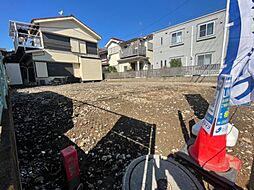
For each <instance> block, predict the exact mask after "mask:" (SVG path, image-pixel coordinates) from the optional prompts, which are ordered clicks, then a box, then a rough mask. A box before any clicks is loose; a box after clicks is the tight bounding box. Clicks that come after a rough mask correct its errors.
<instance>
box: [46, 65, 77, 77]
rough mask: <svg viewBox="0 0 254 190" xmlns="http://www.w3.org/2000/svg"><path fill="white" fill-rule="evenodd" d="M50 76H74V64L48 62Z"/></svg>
mask: <svg viewBox="0 0 254 190" xmlns="http://www.w3.org/2000/svg"><path fill="white" fill-rule="evenodd" d="M47 68H48V76H50V77H51V76H73V75H74V71H73V64H71V63H58V62H48V63H47Z"/></svg>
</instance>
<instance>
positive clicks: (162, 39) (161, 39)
mask: <svg viewBox="0 0 254 190" xmlns="http://www.w3.org/2000/svg"><path fill="white" fill-rule="evenodd" d="M161 45H163V37H161Z"/></svg>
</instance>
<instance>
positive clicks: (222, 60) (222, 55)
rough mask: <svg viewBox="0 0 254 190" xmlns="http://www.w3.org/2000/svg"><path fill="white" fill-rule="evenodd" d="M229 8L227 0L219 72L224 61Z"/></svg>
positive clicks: (228, 0)
mask: <svg viewBox="0 0 254 190" xmlns="http://www.w3.org/2000/svg"><path fill="white" fill-rule="evenodd" d="M229 7H230V0H227V7H226V18H225V28H224V37H223V46H222V54H221V66H220V70H222V69H223V65H224V60H225V52H226V45H227V34H228V31H229Z"/></svg>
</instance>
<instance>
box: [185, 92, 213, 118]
mask: <svg viewBox="0 0 254 190" xmlns="http://www.w3.org/2000/svg"><path fill="white" fill-rule="evenodd" d="M185 99H186V100H187V101H188V103H189V105H190V107H191V108H192V110H193V111H194V114H195V116H197V118H198V119H203V118H204V117H205V114H206V111H207V109H208V106H209V103H208V102H207V101H206V99H205V98H203V97H202V96H201V95H200V94H185Z"/></svg>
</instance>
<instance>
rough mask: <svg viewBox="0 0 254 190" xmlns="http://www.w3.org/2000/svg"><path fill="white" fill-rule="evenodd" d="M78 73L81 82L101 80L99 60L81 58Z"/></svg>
mask: <svg viewBox="0 0 254 190" xmlns="http://www.w3.org/2000/svg"><path fill="white" fill-rule="evenodd" d="M80 72H81V79H82V81H93V80H102V66H101V60H100V59H89V58H81V64H80Z"/></svg>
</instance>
